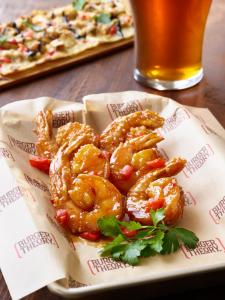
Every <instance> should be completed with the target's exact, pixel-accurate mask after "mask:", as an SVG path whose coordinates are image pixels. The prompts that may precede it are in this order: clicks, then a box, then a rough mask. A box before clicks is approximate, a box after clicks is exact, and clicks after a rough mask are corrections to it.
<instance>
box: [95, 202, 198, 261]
mask: <svg viewBox="0 0 225 300" xmlns="http://www.w3.org/2000/svg"><path fill="white" fill-rule="evenodd" d="M150 215H151V219H152V222H153V225H152V226H142V225H141V224H140V223H138V222H135V221H129V222H121V221H118V220H117V219H116V218H115V217H103V218H100V219H99V220H98V226H99V228H100V230H101V233H102V234H103V235H104V236H107V237H113V238H114V239H113V241H112V242H110V243H107V244H106V245H105V246H104V247H103V249H102V250H101V256H111V257H112V258H113V259H114V260H120V261H122V262H124V263H127V264H129V265H136V264H138V263H139V259H140V258H141V257H149V256H154V255H156V254H170V253H173V252H175V251H177V250H178V249H179V248H180V246H181V245H182V244H184V245H185V246H187V247H188V248H191V249H193V248H195V247H196V245H197V242H198V240H199V239H198V238H197V236H196V235H195V233H193V232H192V231H190V230H187V229H184V228H178V227H168V226H166V225H165V224H164V222H163V220H164V218H165V213H164V209H163V208H161V209H158V210H156V211H153V210H152V211H151V212H150ZM121 228H126V229H127V230H136V234H135V235H134V236H133V237H127V236H126V235H125V234H124V233H123V232H122V230H121Z"/></svg>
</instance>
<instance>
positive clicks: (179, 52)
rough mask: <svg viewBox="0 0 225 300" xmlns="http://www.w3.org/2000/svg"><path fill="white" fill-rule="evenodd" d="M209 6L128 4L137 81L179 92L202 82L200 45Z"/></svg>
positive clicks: (152, 0)
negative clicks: (134, 40)
mask: <svg viewBox="0 0 225 300" xmlns="http://www.w3.org/2000/svg"><path fill="white" fill-rule="evenodd" d="M211 2H212V0H130V3H131V8H132V11H133V16H134V25H135V31H136V43H135V47H136V69H135V70H134V78H135V79H136V80H137V81H139V82H141V83H143V84H145V85H147V86H150V87H152V88H155V89H158V90H176V89H178V90H179V89H185V88H188V87H191V86H193V85H195V84H197V83H198V82H199V81H200V80H201V79H202V77H203V69H202V44H203V36H204V29H205V24H206V19H207V16H208V12H209V8H210V5H211Z"/></svg>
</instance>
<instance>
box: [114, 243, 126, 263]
mask: <svg viewBox="0 0 225 300" xmlns="http://www.w3.org/2000/svg"><path fill="white" fill-rule="evenodd" d="M126 247H127V244H121V245H118V246H115V247H114V248H113V249H112V253H111V255H112V258H113V259H115V260H122V258H121V257H122V256H123V255H124V252H125V249H126Z"/></svg>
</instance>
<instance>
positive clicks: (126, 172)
mask: <svg viewBox="0 0 225 300" xmlns="http://www.w3.org/2000/svg"><path fill="white" fill-rule="evenodd" d="M133 172H134V168H133V167H132V166H131V165H125V166H124V167H123V168H122V169H121V170H120V174H121V175H122V177H123V179H125V180H128V179H130V177H131V176H132V174H133Z"/></svg>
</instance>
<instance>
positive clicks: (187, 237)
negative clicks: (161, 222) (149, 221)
mask: <svg viewBox="0 0 225 300" xmlns="http://www.w3.org/2000/svg"><path fill="white" fill-rule="evenodd" d="M171 230H172V231H173V233H175V234H176V236H177V238H178V239H179V240H181V241H182V242H183V243H184V245H185V246H187V247H189V248H191V249H194V248H195V247H196V246H197V243H198V241H199V239H198V237H197V236H196V234H195V233H194V232H192V231H190V230H188V229H185V228H178V227H177V228H172V229H171Z"/></svg>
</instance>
